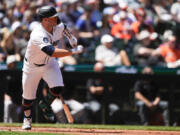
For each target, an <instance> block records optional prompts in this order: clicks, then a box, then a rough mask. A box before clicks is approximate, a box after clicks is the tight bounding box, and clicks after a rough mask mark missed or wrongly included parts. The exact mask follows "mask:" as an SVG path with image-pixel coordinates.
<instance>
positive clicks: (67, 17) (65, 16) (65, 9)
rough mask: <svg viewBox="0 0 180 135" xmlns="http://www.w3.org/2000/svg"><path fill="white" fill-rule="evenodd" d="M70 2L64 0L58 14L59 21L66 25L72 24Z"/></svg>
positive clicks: (70, 25)
mask: <svg viewBox="0 0 180 135" xmlns="http://www.w3.org/2000/svg"><path fill="white" fill-rule="evenodd" d="M70 10H71V4H70V3H69V2H64V3H62V5H61V13H60V15H59V17H60V19H61V21H62V22H63V23H65V24H66V25H67V26H69V27H72V26H74V22H73V18H72V16H71V14H70Z"/></svg>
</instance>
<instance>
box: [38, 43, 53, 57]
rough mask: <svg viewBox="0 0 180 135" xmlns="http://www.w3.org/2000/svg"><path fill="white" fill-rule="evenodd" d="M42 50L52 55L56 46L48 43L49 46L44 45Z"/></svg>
mask: <svg viewBox="0 0 180 135" xmlns="http://www.w3.org/2000/svg"><path fill="white" fill-rule="evenodd" d="M41 50H42V51H43V52H45V53H46V54H47V55H49V56H52V54H53V53H54V50H55V48H54V47H53V46H52V45H48V46H45V47H43V48H42V49H41Z"/></svg>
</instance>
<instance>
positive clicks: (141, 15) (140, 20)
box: [131, 8, 154, 36]
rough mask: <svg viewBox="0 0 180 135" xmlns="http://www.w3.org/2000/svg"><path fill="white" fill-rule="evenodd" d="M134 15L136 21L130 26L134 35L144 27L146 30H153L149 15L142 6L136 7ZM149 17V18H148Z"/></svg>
mask: <svg viewBox="0 0 180 135" xmlns="http://www.w3.org/2000/svg"><path fill="white" fill-rule="evenodd" d="M135 16H136V19H137V21H135V22H133V23H132V25H131V27H132V30H133V32H134V33H135V35H136V36H137V35H138V33H139V32H140V31H142V30H144V29H146V30H148V31H149V32H150V33H152V32H154V28H153V25H152V23H153V20H152V17H151V16H147V15H146V12H145V10H144V9H143V8H138V9H137V10H136V11H135ZM148 17H151V18H148Z"/></svg>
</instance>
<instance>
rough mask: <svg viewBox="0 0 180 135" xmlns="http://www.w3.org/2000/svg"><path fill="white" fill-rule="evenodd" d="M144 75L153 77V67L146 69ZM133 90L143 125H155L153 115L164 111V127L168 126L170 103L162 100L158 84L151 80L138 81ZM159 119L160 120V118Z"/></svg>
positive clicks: (143, 71)
mask: <svg viewBox="0 0 180 135" xmlns="http://www.w3.org/2000/svg"><path fill="white" fill-rule="evenodd" d="M142 74H147V75H153V70H152V68H151V67H145V68H143V70H142ZM133 90H134V96H135V104H136V106H137V108H138V114H139V116H140V119H141V123H142V124H143V125H150V124H153V123H154V122H153V121H151V119H153V118H152V114H153V113H154V112H156V111H162V117H163V122H164V125H166V126H168V125H169V119H168V102H167V101H162V100H161V97H160V93H159V89H158V86H157V84H156V82H154V81H153V80H151V79H143V80H137V81H136V82H135V84H134V88H133ZM158 118H159V119H160V116H159V117H158Z"/></svg>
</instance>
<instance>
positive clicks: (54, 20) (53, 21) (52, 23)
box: [46, 16, 58, 27]
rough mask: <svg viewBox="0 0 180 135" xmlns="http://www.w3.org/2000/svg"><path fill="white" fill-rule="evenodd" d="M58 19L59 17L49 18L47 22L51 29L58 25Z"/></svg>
mask: <svg viewBox="0 0 180 135" xmlns="http://www.w3.org/2000/svg"><path fill="white" fill-rule="evenodd" d="M57 19H58V17H57V16H56V17H50V18H47V20H46V21H47V24H48V26H51V27H54V26H56V25H57Z"/></svg>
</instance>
